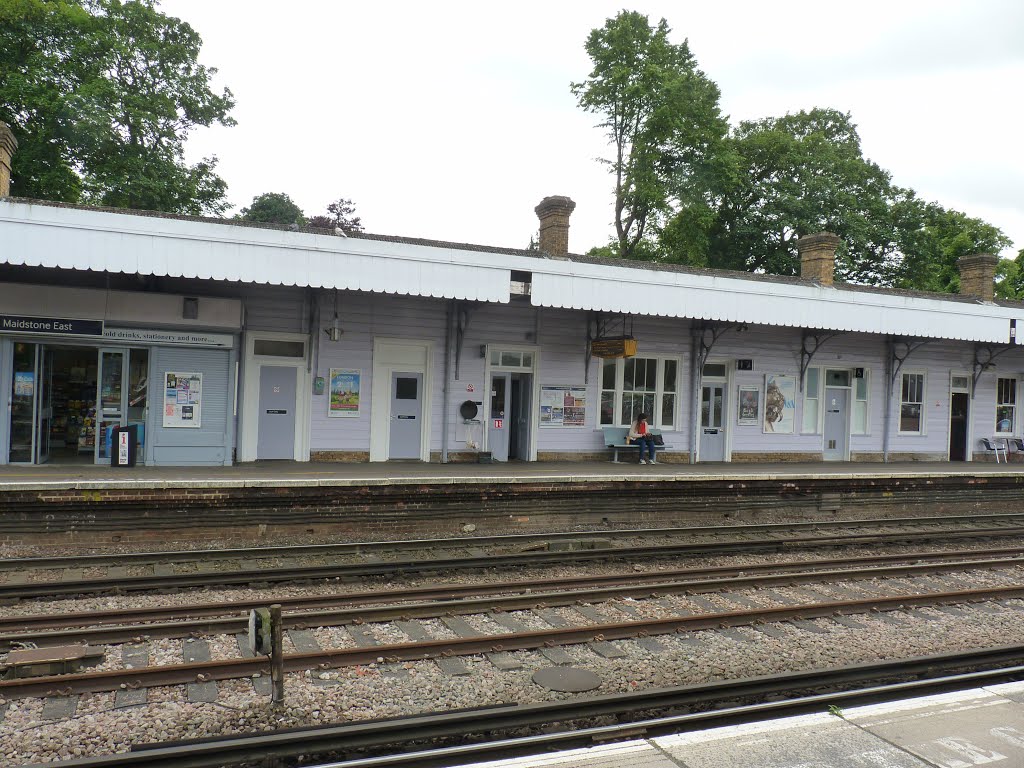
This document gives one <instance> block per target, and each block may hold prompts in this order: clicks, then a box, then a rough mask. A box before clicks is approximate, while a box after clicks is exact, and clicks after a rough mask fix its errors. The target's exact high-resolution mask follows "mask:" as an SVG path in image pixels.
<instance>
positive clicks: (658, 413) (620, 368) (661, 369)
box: [596, 355, 683, 432]
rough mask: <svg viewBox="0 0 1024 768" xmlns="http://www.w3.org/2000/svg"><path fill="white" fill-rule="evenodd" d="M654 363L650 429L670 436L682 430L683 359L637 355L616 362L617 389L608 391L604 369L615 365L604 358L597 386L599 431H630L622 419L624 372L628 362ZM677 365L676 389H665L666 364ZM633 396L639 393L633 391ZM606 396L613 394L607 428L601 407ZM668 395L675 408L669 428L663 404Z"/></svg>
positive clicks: (618, 358)
mask: <svg viewBox="0 0 1024 768" xmlns="http://www.w3.org/2000/svg"><path fill="white" fill-rule="evenodd" d="M627 359H629V360H655V361H656V362H657V365H656V368H655V374H654V375H655V389H654V392H653V394H654V413H652V414H651V422H650V424H651V427H652V428H653V429H660V430H665V431H669V432H677V431H679V429H680V425H679V420H680V418H681V413H680V394H681V389H682V387H681V377H682V369H683V365H682V358H681V357H680V356H678V355H634V356H633V357H631V358H624V357H617V358H615V359H614V363H615V388H614V389H608V388H607V387H605V385H604V369H605V365H606V364H607V363H609V362H612V360H611V359H610V358H602V359H601V362H600V365H599V366H598V382H597V409H596V410H597V428H598V429H601V428H603V427H629V426H631V425H632V423H630V424H621V423H619V419H620V418H621V415H622V397H623V392H624V386H623V385H624V383H625V371H626V360H627ZM668 361H670V362H674V363H675V365H676V377H675V389H674V390H666V389H665V363H666V362H668ZM630 391H631V392H633V391H636V390H630ZM606 392H611V393H612V423H611V424H606V423H605V422H604V421H602V418H603V414H602V404H603V402H604V395H605V393H606ZM666 394H670V395H674V396H675V400H674V403H673V406H672V423H671V424H668V425H666V424H665V422H664V415H663V413H662V410H663V409H662V402H663V400H664V396H665V395H666Z"/></svg>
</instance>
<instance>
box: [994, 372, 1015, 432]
mask: <svg viewBox="0 0 1024 768" xmlns="http://www.w3.org/2000/svg"><path fill="white" fill-rule="evenodd" d="M1016 426H1017V380H1016V379H997V380H996V434H997V435H1012V434H1014V432H1015V427H1016Z"/></svg>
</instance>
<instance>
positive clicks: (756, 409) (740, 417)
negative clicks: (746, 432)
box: [736, 387, 761, 426]
mask: <svg viewBox="0 0 1024 768" xmlns="http://www.w3.org/2000/svg"><path fill="white" fill-rule="evenodd" d="M760 420H761V388H760V387H740V407H739V408H738V409H737V411H736V423H737V424H739V425H740V426H752V425H757V424H758V422H759V421H760Z"/></svg>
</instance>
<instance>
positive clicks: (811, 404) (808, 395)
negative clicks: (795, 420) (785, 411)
mask: <svg viewBox="0 0 1024 768" xmlns="http://www.w3.org/2000/svg"><path fill="white" fill-rule="evenodd" d="M820 403H821V369H820V368H808V369H807V373H806V374H804V410H803V421H802V422H801V426H800V431H801V432H803V433H804V434H807V435H814V434H817V433H818V414H819V412H820V410H819V409H820Z"/></svg>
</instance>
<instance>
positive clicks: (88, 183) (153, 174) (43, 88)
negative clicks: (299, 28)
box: [0, 0, 234, 214]
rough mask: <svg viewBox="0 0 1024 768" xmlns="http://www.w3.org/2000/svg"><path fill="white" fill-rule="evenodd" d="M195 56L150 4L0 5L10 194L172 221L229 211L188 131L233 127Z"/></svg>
mask: <svg viewBox="0 0 1024 768" xmlns="http://www.w3.org/2000/svg"><path fill="white" fill-rule="evenodd" d="M201 44H202V41H201V39H200V38H199V35H198V34H196V32H195V30H193V29H192V28H191V27H190V26H189V25H188V24H186V23H185V22H183V21H181V20H179V19H176V18H173V17H170V16H167V15H165V14H163V13H161V12H160V11H159V10H158V9H157V2H156V0H129V1H124V0H0V120H3V121H4V122H6V123H8V124H9V125H10V126H11V129H12V130H13V131H14V134H15V137H16V138H17V139H18V145H19V150H18V153H17V155H16V156H15V157H14V163H13V166H14V167H13V169H12V175H13V179H12V194H15V195H20V196H24V197H35V198H41V199H48V200H60V201H65V202H87V203H92V204H97V205H111V206H117V207H126V208H142V209H150V210H158V211H169V212H177V213H190V214H202V213H214V214H219V213H222V212H223V211H224V210H226V209H227V207H228V206H227V203H226V202H225V194H226V188H227V185H226V184H225V183H224V181H223V180H222V179H221V178H220V177H219V176H218V175H217V174H216V172H215V165H216V158H206V159H204V160H202V161H200V162H198V163H196V164H194V165H190V164H188V163H187V162H186V161H185V159H184V143H185V140H186V138H187V137H188V134H189V133H190V132H191V131H192V130H193V129H194V128H196V127H197V126H210V125H213V124H215V123H218V124H221V125H233V124H234V120H233V119H232V118H231V117H230V116H229V115H228V113H229V111H230V110H231V108H232V107H233V106H234V99H233V97H232V95H231V92H230V91H229V90H227V89H224V90H223V91H221V92H220V93H216V92H214V91H213V90H212V89H211V86H210V80H211V77H212V76H213V75H214V74H215V73H216V70H215V69H211V68H207V67H205V66H203V65H201V64H199V63H198V60H197V59H198V55H199V49H200V46H201Z"/></svg>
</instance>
